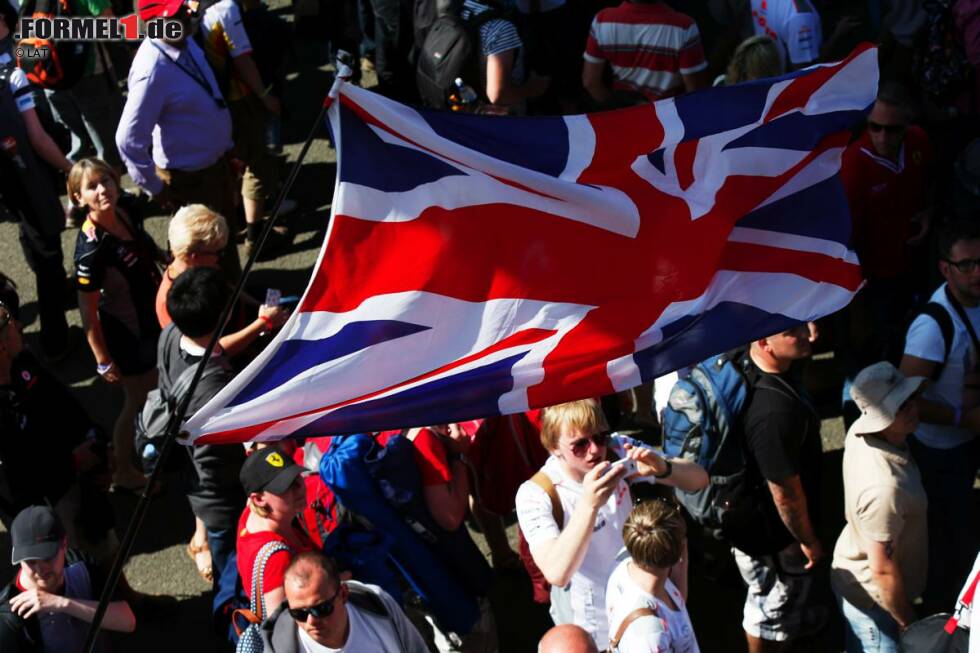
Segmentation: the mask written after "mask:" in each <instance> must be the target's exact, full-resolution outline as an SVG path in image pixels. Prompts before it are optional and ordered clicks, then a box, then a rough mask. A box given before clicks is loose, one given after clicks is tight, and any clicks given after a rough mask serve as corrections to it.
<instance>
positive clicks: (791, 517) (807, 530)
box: [769, 475, 824, 569]
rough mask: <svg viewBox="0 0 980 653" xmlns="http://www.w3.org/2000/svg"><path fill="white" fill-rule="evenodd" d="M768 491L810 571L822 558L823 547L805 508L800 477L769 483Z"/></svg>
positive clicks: (804, 496)
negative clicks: (805, 559) (798, 545)
mask: <svg viewBox="0 0 980 653" xmlns="http://www.w3.org/2000/svg"><path fill="white" fill-rule="evenodd" d="M769 491H770V492H771V493H772V500H773V501H774V502H775V504H776V510H777V511H778V512H779V518H780V519H782V520H783V523H784V524H786V529H787V530H788V531H789V532H790V534H792V535H793V537H795V538H796V541H797V542H799V543H800V548H801V549H802V550H803V555H805V556H806V558H807V564H806V568H807V569H812V568H813V566H814V565H815V564H817V561H819V560H820V558H822V557H823V555H824V553H823V545H821V544H820V540H819V539H817V534H816V531H814V530H813V522H811V521H810V513H809V511H808V510H807V506H806V495H805V494H804V493H803V485H802V483H800V477H799V475H797V476H790V477H789V478H785V479H783V480H782V481H779V482H776V481H769Z"/></svg>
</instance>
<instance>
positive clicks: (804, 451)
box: [743, 364, 823, 551]
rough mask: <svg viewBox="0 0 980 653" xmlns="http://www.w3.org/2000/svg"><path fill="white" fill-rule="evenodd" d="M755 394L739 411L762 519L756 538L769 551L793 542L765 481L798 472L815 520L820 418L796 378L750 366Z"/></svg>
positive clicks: (817, 499) (793, 474)
mask: <svg viewBox="0 0 980 653" xmlns="http://www.w3.org/2000/svg"><path fill="white" fill-rule="evenodd" d="M748 374H749V378H750V379H753V388H754V389H753V392H752V396H751V399H750V401H749V405H748V407H747V408H746V410H745V412H744V414H743V429H744V430H743V432H744V434H745V445H746V450H747V451H748V454H749V455H748V465H747V467H748V471H749V474H750V475H751V476H752V477H753V478H754V482H755V485H756V488H757V491H758V496H759V499H760V503H761V504H762V506H763V510H762V515H763V519H764V522H765V523H763V524H759V528H758V530H757V538H756V539H757V541H758V542H759V543H763V542H764V543H767V544H768V545H769V546H768V547H767V548H769V549H770V550H771V551H775V550H778V549H781V548H783V547H785V546H787V545H788V544H790V543H791V542H792V541H793V539H794V538H793V536H792V535H791V534H790V532H789V531H788V530H787V529H786V526H785V525H784V524H783V521H782V519H780V517H779V513H778V512H777V511H776V505H775V503H774V502H773V500H772V495H771V494H770V492H769V489H768V486H767V481H773V482H780V481H784V480H786V479H787V478H790V477H792V476H799V477H800V482H801V484H802V486H803V492H804V494H805V495H806V499H807V511H808V512H809V514H810V519H811V520H812V521H813V522H814V526H816V522H817V521H818V516H819V501H820V461H821V454H822V452H823V450H822V448H821V444H820V418H819V416H818V415H817V412H816V410H815V409H814V408H813V406H812V404H810V402H809V400H808V399H807V397H806V393H805V392H804V390H803V387H802V383H801V382H800V379H799V376H798V375H795V374H793V373H792V372H790V373H786V374H782V375H780V374H767V373H765V372H763V371H761V370H759V368H758V367H756V366H755V365H754V364H751V365H750V366H749V370H748Z"/></svg>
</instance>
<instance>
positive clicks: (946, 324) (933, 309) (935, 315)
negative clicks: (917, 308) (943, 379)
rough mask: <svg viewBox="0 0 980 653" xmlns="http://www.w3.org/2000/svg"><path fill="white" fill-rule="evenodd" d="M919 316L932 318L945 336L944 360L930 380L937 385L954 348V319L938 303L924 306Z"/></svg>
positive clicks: (930, 376)
mask: <svg viewBox="0 0 980 653" xmlns="http://www.w3.org/2000/svg"><path fill="white" fill-rule="evenodd" d="M954 301H955V300H954ZM958 304H959V302H957V305H958ZM960 308H962V307H960ZM919 315H927V316H929V317H931V318H932V319H933V321H935V323H936V324H937V325H939V332H940V333H941V334H942V336H943V360H942V362H941V363H939V364H938V365H936V367H935V368H934V369H933V371H932V374H930V375H929V379H930V380H931V381H932V382H933V383H935V382H936V381H938V380H939V377H940V376H941V375H942V373H943V369H945V367H946V361H947V359H948V358H949V350H950V349H951V348H952V346H953V318H952V317H950V314H949V311H948V310H946V308H945V307H944V306H943V305H942V304H939V303H937V302H929V303H928V304H926V305H925V306H923V307H922V311H921V312H920V313H919ZM967 324H969V320H967ZM971 329H972V325H971Z"/></svg>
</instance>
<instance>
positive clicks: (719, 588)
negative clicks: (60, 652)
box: [0, 5, 843, 653]
mask: <svg viewBox="0 0 980 653" xmlns="http://www.w3.org/2000/svg"><path fill="white" fill-rule="evenodd" d="M273 6H275V5H273ZM295 50H296V58H295V60H294V62H295V66H296V72H295V73H293V74H291V75H290V78H289V82H288V84H287V87H286V91H285V95H284V102H283V104H284V107H285V108H286V111H287V114H286V119H287V126H286V128H285V129H284V137H285V140H286V143H287V146H286V152H287V154H288V155H289V156H290V159H291V160H293V159H294V158H295V157H296V156H297V154H298V151H299V147H300V145H301V143H302V140H303V139H304V138H305V136H306V133H307V131H308V129H309V128H310V126H311V125H312V123H313V121H314V118H315V116H316V114H317V112H318V109H319V103H320V100H321V99H322V98H323V96H324V94H325V93H326V91H327V89H328V87H329V83H330V75H329V72H328V71H327V69H326V67H325V66H323V65H321V63H322V61H321V58H322V55H321V54H320V50H321V48H319V46H317V45H316V44H312V43H308V42H306V43H304V42H300V43H297V44H296V46H295ZM334 160H335V157H334V152H333V151H332V150H331V149H330V147H329V145H328V143H327V141H326V138H325V130H321V131H320V133H319V135H318V137H317V139H316V140H315V141H314V144H313V147H312V148H311V150H310V153H309V155H308V157H307V158H306V160H305V162H304V164H303V166H302V168H301V172H300V174H299V177H298V179H297V183H296V186H295V188H294V190H293V192H292V194H291V197H293V198H295V199H296V200H298V201H299V203H300V210H299V211H298V212H297V213H296V214H294V215H292V216H290V217H289V219H288V221H287V223H288V224H289V225H290V226H291V227H292V228H293V230H294V232H295V238H294V241H293V245H292V247H291V248H290V249H289V250H288V251H287V252H285V253H284V254H283V255H281V256H279V257H278V258H276V259H275V260H273V261H269V262H267V263H262V264H260V265H258V266H257V268H256V269H255V271H254V272H253V275H252V278H251V279H250V283H249V285H250V287H253V288H256V289H259V293H258V295H257V296H262V290H264V288H266V287H275V288H280V289H282V291H283V294H293V293H296V294H298V293H300V292H301V291H302V290H303V288H304V287H305V283H306V280H307V278H308V275H309V271H310V269H311V267H312V265H313V263H314V262H315V259H316V255H317V252H318V251H319V248H320V246H321V243H322V241H323V237H324V234H325V230H326V226H327V222H328V217H329V203H330V197H331V193H332V189H333V185H334V172H335V165H334ZM124 185H125V184H124ZM148 228H149V230H150V232H151V233H152V234H153V235H154V237H155V238H156V239H157V242H158V243H159V244H161V245H165V244H166V236H165V231H166V217H164V216H162V215H158V216H156V217H153V218H151V219H150V220H149V223H148ZM16 231H17V230H16V225H14V224H12V223H9V222H5V223H0V270H2V271H3V272H5V273H6V274H8V275H9V276H11V277H12V278H14V279H15V281H16V282H17V283H18V285H19V286H20V289H21V295H22V302H23V303H24V305H25V306H24V313H25V316H26V317H25V322H26V323H27V334H28V341H29V342H31V341H32V340H33V339H34V337H36V331H37V326H38V325H37V322H36V320H35V319H34V315H35V304H34V300H35V288H34V280H33V276H32V275H31V274H30V272H29V270H28V269H27V267H26V265H25V263H24V259H23V256H22V254H21V252H20V249H19V247H18V245H17V237H16ZM75 237H76V232H74V231H70V232H69V231H66V232H65V233H64V234H63V238H62V245H63V248H64V252H65V260H66V269H70V261H71V259H72V252H73V250H74V242H75ZM69 319H70V321H71V323H72V324H74V325H80V320H79V315H78V311H77V310H71V311H70V312H69ZM94 369H95V363H94V361H93V360H92V357H91V355H90V353H89V351H88V349H87V348H86V347H85V346H84V344H83V345H81V346H80V347H79V348H78V349H76V351H75V352H74V353H73V354H72V356H71V357H70V358H69V359H68V360H66V361H64V362H63V363H61V364H60V365H58V366H57V368H56V369H55V370H54V371H55V373H56V374H57V375H58V376H59V377H60V378H61V379H62V380H63V381H64V382H66V383H68V384H70V385H71V386H72V387H73V388H74V390H75V391H76V392H77V393H78V396H79V397H80V398H81V400H82V401H83V402H84V404H85V405H86V406H87V407H88V408H89V409H90V410H91V412H92V414H93V416H94V417H95V418H96V419H97V420H99V421H100V422H101V423H102V424H103V425H104V426H105V427H106V428H107V429H109V428H111V423H112V419H113V416H114V415H115V412H116V411H117V410H118V407H119V405H120V402H121V394H120V391H118V390H117V389H115V388H112V387H109V386H107V385H106V384H104V383H103V382H101V381H100V380H98V379H97V378H96V376H95V374H94ZM811 371H812V372H813V373H812V374H811V377H812V379H813V385H814V388H815V389H816V390H817V391H818V393H820V394H821V396H823V397H824V398H826V399H827V400H828V403H832V400H833V396H834V391H833V389H832V385H833V380H834V378H835V376H836V374H835V369H834V364H833V360H832V358H826V357H824V359H823V360H820V361H817V362H816V363H815V364H814V366H813V368H812V370H811ZM821 390H822V392H821ZM823 435H824V449H825V453H824V464H825V468H826V470H827V472H826V474H825V479H826V480H827V483H826V485H827V500H826V501H825V505H827V506H839V505H841V498H840V497H841V494H842V493H841V488H840V447H841V443H842V431H841V426H840V420H839V419H837V418H835V417H833V416H832V415H830V416H829V417H828V419H826V420H825V421H824V429H823ZM135 501H136V500H135V498H134V497H131V496H127V495H118V494H116V495H113V505H114V508H115V510H116V515H117V522H118V524H119V528H120V531H121V530H122V529H123V528H124V526H125V524H126V523H128V520H129V516H130V514H131V512H132V510H133V507H134V505H135ZM842 522H843V518H842V516H841V515H840V514H839V511H838V514H836V515H830V518H829V519H827V520H826V521H825V524H824V533H825V537H824V542H826V543H827V545H828V546H832V543H833V541H834V539H835V538H836V534H837V533H838V532H839V528H840V525H841V523H842ZM191 531H192V517H191V514H190V511H189V509H188V508H187V504H186V500H185V499H184V498H183V497H182V496H180V494H179V492H177V491H176V490H174V489H171V490H170V491H167V492H165V493H164V494H163V495H162V496H160V497H158V498H157V499H155V500H154V501H153V504H152V506H151V509H150V512H149V517H148V518H147V519H146V521H145V523H144V524H143V528H142V530H141V531H140V535H139V537H138V538H137V541H136V546H135V550H134V554H133V556H132V557H131V559H130V560H129V562H128V564H127V566H126V575H127V577H128V578H129V580H130V582H131V584H132V585H133V586H134V587H136V588H137V589H139V590H142V591H145V592H149V593H153V594H168V595H171V596H175V597H177V598H178V599H179V601H180V603H179V610H178V613H177V615H176V616H173V617H169V618H166V619H147V620H143V621H142V622H141V625H140V628H139V629H138V631H137V633H136V634H134V635H132V636H129V637H125V638H121V639H120V640H119V644H120V649H121V650H124V651H140V652H141V653H155V652H157V651H161V652H163V651H168V652H170V651H174V650H180V649H183V650H187V651H209V650H213V649H214V646H215V642H214V640H213V639H212V638H211V635H210V633H209V626H208V614H209V610H208V606H209V601H210V597H209V594H208V590H209V588H208V586H207V585H206V584H205V583H204V582H203V581H202V580H201V579H200V578H199V577H198V575H197V574H196V572H195V569H194V566H193V565H192V563H191V562H190V560H189V559H188V558H187V556H186V554H185V552H184V547H185V545H186V542H187V541H188V539H189V537H190V534H191ZM511 531H513V529H511ZM707 548H708V550H709V552H711V551H712V550H714V549H717V547H713V546H711V545H710V543H709V546H708V547H707ZM719 552H720V550H719ZM8 556H9V538H8V537H7V534H6V533H4V532H2V531H0V561H2V560H8V559H9V557H8ZM721 559H722V560H724V556H722V557H721ZM0 566H3V565H0ZM692 569H693V571H694V573H693V583H692V596H691V600H690V607H691V612H692V614H693V617H694V623H695V629H696V631H697V632H698V635H699V640H700V642H701V648H702V650H703V651H705V652H706V653H709V652H712V651H719V652H729V651H740V650H744V644H743V640H742V635H741V630H740V626H739V624H740V610H741V600H742V596H743V594H744V590H743V589H742V587H741V585H740V583H739V581H738V579H737V577H736V576H734V575H733V569H732V568H731V567H730V566H725V565H724V564H714V565H711V569H712V571H711V575H712V576H713V577H717V580H712V581H708V580H707V579H706V577H705V573H704V571H703V570H704V569H705V565H700V564H696V565H695V566H694V567H693V568H692ZM9 571H10V570H9V569H7V568H4V569H0V580H6V579H7V578H9ZM492 598H493V603H494V605H495V607H496V609H497V613H498V620H499V628H500V633H501V644H502V646H501V650H502V651H505V652H507V653H511V652H517V653H520V652H523V651H533V650H535V649H534V642H536V640H537V637H538V636H539V635H540V633H541V632H542V629H543V628H545V627H546V616H545V613H544V611H543V610H541V609H540V608H539V607H538V606H534V605H533V604H532V603H531V602H530V588H529V586H528V585H527V583H526V581H525V580H523V578H521V577H519V576H509V577H508V576H505V577H501V578H500V579H499V580H498V582H497V584H496V587H495V589H494V592H493V597H492ZM836 637H837V631H836V630H835V629H834V628H833V627H832V628H831V629H830V630H829V631H828V633H827V634H825V635H824V636H823V637H822V638H820V639H818V640H816V641H814V642H810V643H809V644H807V645H806V646H805V647H804V648H805V650H813V651H830V650H834V649H835V648H837V650H839V647H835V642H836Z"/></svg>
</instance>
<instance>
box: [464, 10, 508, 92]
mask: <svg viewBox="0 0 980 653" xmlns="http://www.w3.org/2000/svg"><path fill="white" fill-rule="evenodd" d="M490 9H491V7H490V6H488V5H486V4H483V3H482V2H478V0H464V2H463V8H462V9H461V10H460V12H459V14H460V15H459V17H460V18H461V19H463V20H464V21H467V20H470V19H472V18H473V17H474V16H479V15H480V14H482V13H483V12H485V11H490ZM510 50H515V52H514V68H513V71H512V72H511V75H510V78H511V81H512V82H513V83H514V84H522V83H523V82H524V43H523V42H522V41H521V36H520V34H518V32H517V27H516V26H515V25H514V23H512V22H511V21H509V20H506V19H504V18H494V19H492V20H488V21H487V22H485V23H484V24H482V25H480V55H481V56H482V57H483V58H486V57H489V56H492V55H495V54H503V53H504V52H509V51H510ZM481 69H482V70H483V73H482V78H483V79H481V81H480V84H481V85H485V84H486V65H483V66H481ZM465 81H467V82H469V80H465Z"/></svg>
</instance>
